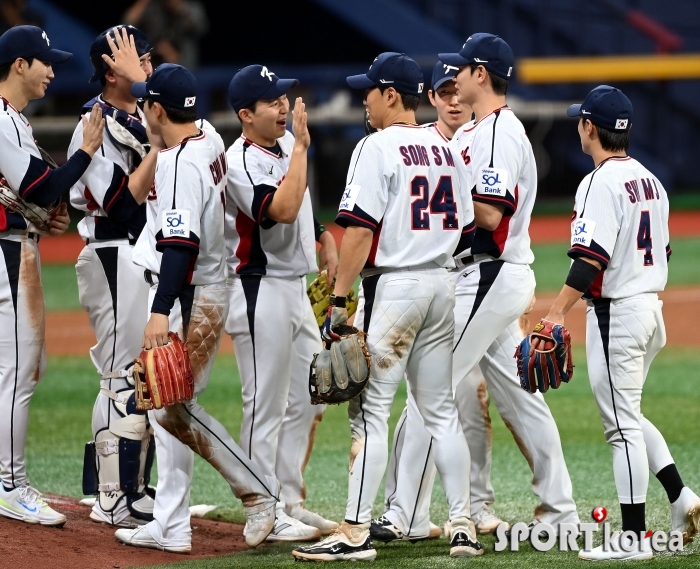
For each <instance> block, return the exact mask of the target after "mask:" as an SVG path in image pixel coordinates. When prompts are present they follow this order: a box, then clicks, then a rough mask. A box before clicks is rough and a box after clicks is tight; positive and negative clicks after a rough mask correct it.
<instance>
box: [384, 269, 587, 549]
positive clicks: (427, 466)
mask: <svg viewBox="0 0 700 569" xmlns="http://www.w3.org/2000/svg"><path fill="white" fill-rule="evenodd" d="M453 278H454V279H455V291H456V306H455V333H454V348H453V350H454V354H453V355H454V364H453V365H454V369H453V375H452V378H453V388H454V394H455V401H456V404H457V407H458V409H459V414H460V421H461V422H462V427H463V429H464V433H465V436H466V438H467V441H468V442H469V443H470V452H471V442H470V441H471V439H473V438H476V437H483V435H484V429H483V428H482V427H481V425H483V411H482V410H481V409H479V408H477V405H476V404H475V403H476V402H475V401H474V399H476V398H477V394H475V392H474V389H473V384H470V383H464V382H463V379H464V378H465V377H466V376H467V375H468V374H469V373H470V372H471V371H472V370H473V368H474V367H475V366H476V365H477V364H479V367H480V368H481V372H482V373H483V375H484V378H485V379H486V383H487V385H488V389H489V391H490V393H491V397H492V398H493V400H494V403H495V404H496V408H497V409H498V412H499V413H500V415H501V417H502V418H503V421H504V422H505V424H506V425H507V426H508V428H509V429H510V430H511V432H512V433H513V437H514V438H515V441H516V443H517V444H518V446H519V448H520V450H521V451H522V453H523V455H524V456H525V458H526V459H527V461H528V464H529V466H530V468H531V469H532V471H533V475H534V476H533V480H532V489H533V492H534V493H535V495H537V496H538V497H539V498H540V500H541V503H540V504H539V505H538V506H537V507H536V508H535V517H537V519H539V520H540V521H543V522H547V523H550V524H558V523H564V522H566V523H578V514H577V512H576V505H575V503H574V501H573V497H572V487H571V479H570V478H569V474H568V471H567V469H566V463H565V462H564V455H563V452H562V449H561V440H560V438H559V432H558V430H557V426H556V424H555V422H554V418H553V417H552V414H551V412H550V410H549V407H548V406H547V404H546V403H545V401H544V398H543V397H542V394H535V395H531V394H529V393H527V392H525V391H524V390H522V389H521V388H520V383H519V380H518V377H517V370H516V362H515V359H514V358H513V355H514V353H515V348H516V346H517V345H518V344H519V343H520V341H521V340H522V339H523V337H524V332H523V331H522V330H521V328H520V324H519V319H520V316H521V315H522V314H523V313H524V312H525V311H526V310H527V308H528V307H529V305H530V302H531V300H532V297H533V294H534V290H535V278H534V275H533V273H532V270H531V269H530V267H529V266H527V265H514V264H511V263H505V262H503V261H482V262H480V263H474V264H470V265H468V266H466V267H464V268H462V269H460V270H457V271H454V272H453ZM469 399H472V401H470V402H467V403H465V401H467V400H469ZM475 416H476V418H475ZM421 423H422V422H421V418H420V414H419V413H417V412H416V409H415V405H413V403H412V402H411V393H409V402H408V410H407V418H406V423H405V426H404V430H405V434H404V444H403V449H402V450H401V453H402V459H401V460H400V461H399V467H398V469H397V470H396V471H397V483H396V487H397V490H396V492H395V497H394V499H393V500H392V503H391V508H390V510H389V511H388V512H386V513H385V515H386V516H387V518H388V519H389V520H390V521H391V522H392V523H393V524H394V525H396V526H397V527H398V528H399V529H400V530H401V531H403V532H404V533H405V534H407V535H410V536H415V537H423V536H426V535H428V532H429V529H430V520H429V516H428V514H429V505H430V497H431V492H430V491H429V489H428V487H427V484H426V483H425V481H430V479H431V477H433V476H434V472H433V469H434V466H433V465H432V460H431V457H430V456H429V454H430V449H431V442H432V441H431V437H430V436H429V434H428V433H427V431H426V430H425V428H424V427H423V425H422V424H421ZM474 425H477V430H476V432H472V431H471V429H472V428H473V427H474ZM487 440H488V439H487ZM480 445H483V439H482V442H480ZM485 464H486V467H485V468H486V470H483V469H482V470H481V471H480V472H479V475H480V476H489V475H490V472H489V469H490V465H488V464H487V463H485ZM465 473H469V474H470V476H471V473H470V471H465ZM481 488H482V490H483V493H482V495H481V496H476V495H475V496H473V497H472V502H473V504H474V507H475V508H476V506H479V509H480V508H481V507H483V506H484V505H486V504H490V503H492V502H493V490H492V488H490V483H489V484H488V485H486V484H484V482H483V481H482V484H481ZM474 511H475V512H476V511H478V510H476V509H475V510H474Z"/></svg>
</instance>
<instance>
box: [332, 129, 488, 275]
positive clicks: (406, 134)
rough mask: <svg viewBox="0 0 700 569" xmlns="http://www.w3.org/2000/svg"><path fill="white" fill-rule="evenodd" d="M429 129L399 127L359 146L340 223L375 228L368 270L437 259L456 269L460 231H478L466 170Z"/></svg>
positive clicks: (366, 139)
mask: <svg viewBox="0 0 700 569" xmlns="http://www.w3.org/2000/svg"><path fill="white" fill-rule="evenodd" d="M456 158H458V156H457V157H455V156H453V152H452V151H451V150H450V148H449V146H448V144H447V143H446V142H445V141H444V140H442V139H440V138H438V137H437V136H436V135H435V134H433V133H432V132H430V131H429V130H427V129H425V128H423V127H421V126H417V125H409V124H393V125H391V126H390V127H388V128H385V129H384V130H382V131H380V132H377V133H374V134H371V135H369V136H367V137H365V138H363V139H362V140H361V141H360V142H359V143H358V144H357V146H356V147H355V151H354V152H353V155H352V159H351V161H350V168H349V170H348V177H347V183H346V187H345V192H344V193H343V197H342V199H341V202H340V207H339V211H338V217H337V219H336V222H337V223H338V225H341V226H343V227H347V226H348V225H350V224H352V225H359V226H362V227H367V228H368V229H371V230H372V231H373V232H374V239H373V242H372V248H371V250H370V254H369V258H368V260H367V268H371V267H386V268H404V267H410V266H417V265H422V264H426V263H431V262H434V263H436V264H438V265H439V266H442V267H447V268H451V267H454V260H453V258H452V255H453V253H454V251H455V249H456V247H457V244H458V243H459V240H460V237H461V235H462V232H463V231H465V232H471V231H473V230H474V209H473V205H472V200H471V196H470V194H469V190H468V186H467V185H466V178H465V174H466V173H465V171H464V168H463V167H462V166H461V164H460V163H459V162H458V160H457V159H456Z"/></svg>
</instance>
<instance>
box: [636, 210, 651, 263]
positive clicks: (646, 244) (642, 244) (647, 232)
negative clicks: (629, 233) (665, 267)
mask: <svg viewBox="0 0 700 569" xmlns="http://www.w3.org/2000/svg"><path fill="white" fill-rule="evenodd" d="M637 250H639V251H641V250H643V251H644V266H645V267H651V266H652V265H653V264H654V255H652V253H651V216H650V215H649V212H648V211H643V212H642V216H641V217H640V218H639V231H637Z"/></svg>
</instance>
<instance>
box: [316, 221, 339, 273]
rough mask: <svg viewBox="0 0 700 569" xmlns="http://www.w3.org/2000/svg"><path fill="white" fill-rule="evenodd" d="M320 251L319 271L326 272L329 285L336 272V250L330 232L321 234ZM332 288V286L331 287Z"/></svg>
mask: <svg viewBox="0 0 700 569" xmlns="http://www.w3.org/2000/svg"><path fill="white" fill-rule="evenodd" d="M320 239H321V249H320V250H319V252H318V264H319V269H320V270H321V271H322V270H323V269H324V268H326V269H327V271H328V283H329V284H331V283H332V282H333V280H334V279H335V274H336V273H337V272H338V248H337V247H336V245H335V238H334V237H333V235H332V234H331V233H330V231H324V232H323V233H321V238H320ZM331 286H332V285H331Z"/></svg>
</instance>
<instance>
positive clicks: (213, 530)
mask: <svg viewBox="0 0 700 569" xmlns="http://www.w3.org/2000/svg"><path fill="white" fill-rule="evenodd" d="M46 498H47V500H48V502H49V503H50V504H51V506H52V507H54V508H55V509H57V510H59V511H60V512H62V513H63V514H65V515H66V517H67V518H68V523H66V525H65V526H64V527H63V528H60V529H56V528H49V527H44V526H36V525H30V524H25V523H24V522H20V521H17V520H11V519H8V518H0V531H1V532H2V536H3V539H2V540H0V560H2V561H0V566H1V567H5V568H8V569H9V568H12V569H36V568H37V567H40V566H43V567H50V568H51V569H76V568H78V567H80V568H81V569H115V568H122V567H143V566H145V565H160V564H165V563H174V562H177V561H183V560H185V559H192V558H195V559H196V558H201V557H215V556H220V555H226V554H229V553H235V552H237V551H242V550H245V549H247V546H246V544H245V539H244V538H243V526H242V525H239V524H227V523H223V522H214V521H210V520H201V519H192V553H190V554H189V555H180V554H177V553H166V552H164V551H156V550H153V549H143V548H140V547H129V546H126V545H122V544H120V543H118V542H117V541H116V540H115V539H114V528H111V527H108V526H106V525H103V524H98V523H95V522H93V521H91V520H90V518H89V517H88V515H89V513H90V510H89V508H87V507H85V506H81V505H80V504H78V501H77V500H76V499H75V498H66V497H63V496H53V495H48V496H47V497H46ZM41 559H43V560H44V561H41Z"/></svg>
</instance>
